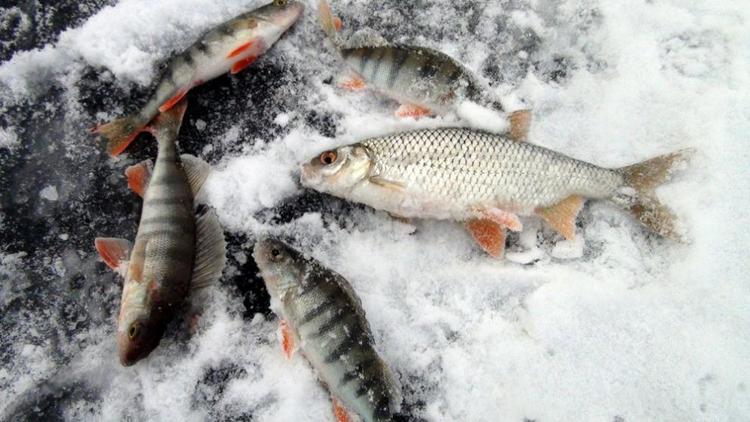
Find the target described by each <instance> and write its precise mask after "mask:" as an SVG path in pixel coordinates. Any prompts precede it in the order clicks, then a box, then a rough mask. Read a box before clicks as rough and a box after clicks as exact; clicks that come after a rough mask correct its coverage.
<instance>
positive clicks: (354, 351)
mask: <svg viewBox="0 0 750 422" xmlns="http://www.w3.org/2000/svg"><path fill="white" fill-rule="evenodd" d="M253 257H254V259H255V262H256V263H257V264H258V268H259V269H260V274H261V276H262V278H263V280H264V282H265V285H266V288H267V289H268V292H269V294H270V295H271V298H272V309H274V311H275V312H276V313H277V315H279V317H280V318H282V322H281V327H282V329H281V331H282V348H283V351H284V353H285V355H286V356H287V358H291V357H292V356H293V354H294V351H295V350H296V349H297V348H299V349H300V350H301V352H302V354H303V355H304V356H305V357H306V358H307V360H308V361H309V362H310V364H311V365H312V367H313V368H314V369H315V371H316V373H317V375H318V378H319V379H320V381H321V382H322V383H323V384H324V385H325V386H327V388H328V390H329V392H330V393H331V395H332V396H333V412H334V415H335V416H336V419H337V420H338V421H340V422H342V421H346V420H348V415H349V414H350V412H352V413H354V414H356V415H358V416H359V417H360V418H362V420H364V421H365V422H371V421H378V422H380V421H391V420H392V418H393V415H394V414H395V413H397V412H398V411H399V409H400V405H401V388H400V385H399V384H398V383H397V382H396V379H395V378H394V376H393V373H392V372H391V371H390V369H389V368H388V366H387V365H386V363H385V362H384V361H383V359H382V358H381V357H380V356H379V355H378V353H377V351H376V350H375V348H374V346H373V343H374V341H373V336H372V331H371V329H370V325H369V323H368V322H367V318H366V315H365V311H364V310H363V308H362V304H361V302H360V300H359V298H358V297H357V295H356V293H355V292H354V289H352V286H351V285H350V284H349V282H348V281H347V280H346V279H345V278H344V277H343V276H341V275H340V274H338V273H336V272H334V271H333V270H331V269H328V268H326V267H325V266H323V264H321V263H320V262H318V261H317V260H315V259H313V258H311V257H307V256H305V255H303V254H302V253H300V252H299V251H298V250H296V249H294V248H293V247H291V246H289V245H288V244H286V243H284V242H283V241H281V240H279V239H276V238H272V237H266V238H262V239H260V240H258V242H257V243H256V245H255V248H254V250H253Z"/></svg>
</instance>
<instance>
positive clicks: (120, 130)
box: [94, 0, 304, 155]
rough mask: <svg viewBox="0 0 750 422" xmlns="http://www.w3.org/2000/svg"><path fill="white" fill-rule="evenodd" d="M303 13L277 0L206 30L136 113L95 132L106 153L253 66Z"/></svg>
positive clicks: (124, 145)
mask: <svg viewBox="0 0 750 422" xmlns="http://www.w3.org/2000/svg"><path fill="white" fill-rule="evenodd" d="M303 11H304V6H302V4H301V3H299V2H297V1H294V0H276V1H274V2H272V3H270V4H268V5H266V6H263V7H261V8H259V9H256V10H253V11H250V12H247V13H244V14H242V15H240V16H237V17H236V18H234V19H232V20H230V21H228V22H225V23H223V24H221V25H219V26H218V27H216V28H214V29H212V30H210V31H208V32H206V33H205V34H204V35H202V36H201V37H200V39H198V40H197V41H196V42H195V43H193V45H191V46H190V47H188V48H187V49H186V50H185V51H183V52H182V53H179V54H177V55H175V56H174V57H172V58H171V59H170V61H169V63H168V64H167V67H166V69H165V70H164V73H163V76H162V79H161V81H160V82H159V83H158V85H157V87H156V90H155V91H154V93H153V95H152V96H151V98H150V99H149V100H148V101H147V102H146V104H145V105H144V106H143V107H142V108H141V109H140V110H139V111H138V112H137V113H135V114H133V115H130V116H127V117H124V118H121V119H117V120H115V121H113V122H111V123H108V124H105V125H101V126H99V127H97V128H96V129H95V130H94V132H95V133H101V134H102V135H103V136H104V137H106V138H107V139H108V140H109V144H108V147H107V149H108V151H109V152H110V154H112V155H118V154H120V153H121V152H122V151H123V150H125V148H127V146H128V144H130V142H132V140H133V139H134V138H135V136H137V135H138V133H140V132H141V131H143V130H144V128H145V127H146V125H148V123H149V122H150V121H151V120H153V118H154V117H155V116H156V115H158V114H159V113H160V112H164V111H167V110H169V109H170V108H171V107H173V106H174V105H175V104H176V103H178V102H179V101H180V100H181V99H182V98H183V97H184V96H185V95H186V94H187V93H188V91H190V89H192V88H193V87H195V86H197V85H200V84H202V83H204V82H206V81H209V80H212V79H214V78H216V77H218V76H221V75H223V74H225V73H227V72H231V73H237V72H239V71H241V70H242V69H244V68H245V67H247V66H249V65H250V64H252V63H253V62H254V61H255V59H257V58H258V57H259V56H261V55H262V54H263V53H265V52H266V51H267V50H268V49H269V48H270V47H271V46H272V45H273V44H274V43H275V42H276V41H277V40H278V39H279V38H280V37H281V36H282V35H283V34H284V32H286V30H287V29H289V27H291V26H292V25H293V24H294V22H296V21H297V19H299V17H300V16H301V15H302V12H303Z"/></svg>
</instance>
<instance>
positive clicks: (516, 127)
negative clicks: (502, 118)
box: [508, 110, 531, 141]
mask: <svg viewBox="0 0 750 422" xmlns="http://www.w3.org/2000/svg"><path fill="white" fill-rule="evenodd" d="M508 119H509V120H510V130H509V131H508V136H509V137H510V138H511V139H513V140H514V141H525V140H526V139H527V138H528V137H529V128H530V127H531V111H530V110H518V111H514V112H512V113H510V116H509V117H508Z"/></svg>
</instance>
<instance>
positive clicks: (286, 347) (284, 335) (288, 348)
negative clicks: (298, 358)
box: [279, 320, 295, 359]
mask: <svg viewBox="0 0 750 422" xmlns="http://www.w3.org/2000/svg"><path fill="white" fill-rule="evenodd" d="M279 328H280V329H281V349H282V351H283V352H284V356H285V357H286V358H287V359H291V358H292V357H293V356H294V350H295V344H294V334H292V329H291V328H289V324H287V322H286V321H284V320H281V326H280V327H279Z"/></svg>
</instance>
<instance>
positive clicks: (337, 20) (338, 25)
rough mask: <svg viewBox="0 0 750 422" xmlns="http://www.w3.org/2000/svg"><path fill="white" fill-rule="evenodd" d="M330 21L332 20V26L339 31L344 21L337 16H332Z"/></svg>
mask: <svg viewBox="0 0 750 422" xmlns="http://www.w3.org/2000/svg"><path fill="white" fill-rule="evenodd" d="M331 21H332V22H333V28H334V29H335V30H336V31H341V28H343V27H344V21H342V20H341V18H340V17H338V16H334V17H333V19H331Z"/></svg>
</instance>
